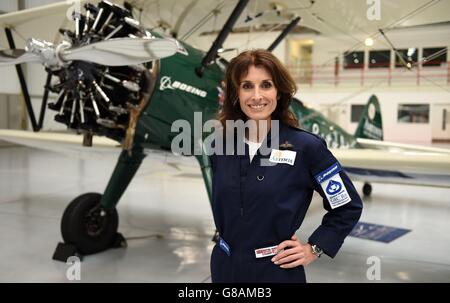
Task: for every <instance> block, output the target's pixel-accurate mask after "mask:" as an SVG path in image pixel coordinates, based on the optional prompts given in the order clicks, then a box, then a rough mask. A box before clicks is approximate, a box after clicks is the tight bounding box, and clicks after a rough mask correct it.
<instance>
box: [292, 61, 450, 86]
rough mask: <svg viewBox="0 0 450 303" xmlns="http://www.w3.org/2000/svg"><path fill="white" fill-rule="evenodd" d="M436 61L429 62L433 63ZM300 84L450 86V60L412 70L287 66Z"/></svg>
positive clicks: (381, 66) (384, 65)
mask: <svg viewBox="0 0 450 303" xmlns="http://www.w3.org/2000/svg"><path fill="white" fill-rule="evenodd" d="M432 63H433V62H432V61H430V62H427V64H432ZM287 67H288V69H289V71H290V72H291V74H292V76H293V77H294V79H295V81H296V82H297V83H301V84H309V85H310V86H315V85H334V86H342V85H355V84H356V85H360V86H365V85H371V84H373V83H378V82H379V83H380V85H383V84H385V85H387V86H395V85H421V84H425V83H427V82H428V83H429V84H432V83H434V84H439V85H450V61H447V62H444V63H440V65H439V66H428V65H425V64H423V65H416V66H413V67H412V68H411V69H409V70H408V69H407V68H405V67H394V66H386V64H378V65H377V64H373V65H371V67H367V66H365V67H364V68H362V67H361V65H354V66H347V68H342V66H339V65H338V64H333V65H325V66H324V65H305V64H303V65H295V64H294V65H287Z"/></svg>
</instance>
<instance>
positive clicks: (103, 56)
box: [60, 38, 177, 66]
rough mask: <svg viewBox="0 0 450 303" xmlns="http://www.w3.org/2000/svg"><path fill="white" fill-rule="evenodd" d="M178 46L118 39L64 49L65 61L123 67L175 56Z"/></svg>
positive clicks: (168, 42)
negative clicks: (80, 61)
mask: <svg viewBox="0 0 450 303" xmlns="http://www.w3.org/2000/svg"><path fill="white" fill-rule="evenodd" d="M176 51H177V44H176V42H175V41H174V40H170V39H156V38H155V39H148V38H117V39H110V40H106V41H100V42H95V43H92V44H89V45H86V46H81V47H78V48H72V49H64V50H62V51H61V53H60V58H61V59H62V60H64V61H66V60H67V61H72V60H82V61H89V62H93V63H97V64H101V65H108V66H122V65H134V64H139V63H143V62H148V61H153V60H158V59H160V58H164V57H168V56H171V55H173V54H175V53H176Z"/></svg>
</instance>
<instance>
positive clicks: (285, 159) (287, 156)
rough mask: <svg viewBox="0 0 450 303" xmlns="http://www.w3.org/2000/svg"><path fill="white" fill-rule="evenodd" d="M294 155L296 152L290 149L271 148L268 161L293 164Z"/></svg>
mask: <svg viewBox="0 0 450 303" xmlns="http://www.w3.org/2000/svg"><path fill="white" fill-rule="evenodd" d="M296 155H297V152H295V151H292V150H279V149H272V152H271V153H270V158H269V161H270V162H273V163H286V164H289V165H294V162H295V156H296Z"/></svg>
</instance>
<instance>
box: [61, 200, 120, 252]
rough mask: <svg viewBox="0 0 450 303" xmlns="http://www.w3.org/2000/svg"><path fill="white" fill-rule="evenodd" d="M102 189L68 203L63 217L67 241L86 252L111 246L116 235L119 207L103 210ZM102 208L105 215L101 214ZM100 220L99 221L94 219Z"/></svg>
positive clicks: (63, 230)
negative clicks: (117, 208)
mask: <svg viewBox="0 0 450 303" xmlns="http://www.w3.org/2000/svg"><path fill="white" fill-rule="evenodd" d="M101 197H102V195H101V194H99V193H87V194H83V195H81V196H78V197H77V198H75V199H74V200H73V201H72V202H70V204H69V205H68V206H67V208H66V210H65V211H64V214H63V216H62V220H61V234H62V237H63V239H64V242H66V243H67V244H72V245H74V246H75V247H76V248H77V250H78V251H79V252H80V253H81V254H83V255H88V254H94V253H97V252H101V251H104V250H106V249H107V248H109V247H111V246H112V244H113V242H114V240H115V239H116V235H117V228H118V225H119V216H118V214H117V210H116V209H115V208H114V209H111V210H102V209H101V208H100V207H99V206H100V199H101ZM101 212H103V213H104V215H100V213H101ZM95 220H98V221H95Z"/></svg>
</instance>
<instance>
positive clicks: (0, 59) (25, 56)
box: [0, 49, 41, 66]
mask: <svg viewBox="0 0 450 303" xmlns="http://www.w3.org/2000/svg"><path fill="white" fill-rule="evenodd" d="M25 62H41V59H40V57H39V56H38V55H36V54H33V53H29V52H26V51H25V50H24V49H5V50H2V51H0V66H9V65H15V64H20V63H25Z"/></svg>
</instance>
